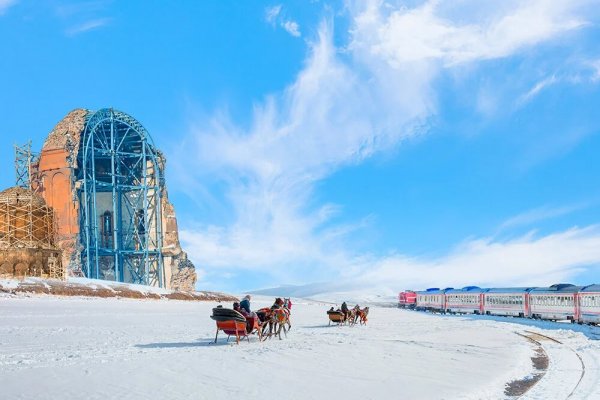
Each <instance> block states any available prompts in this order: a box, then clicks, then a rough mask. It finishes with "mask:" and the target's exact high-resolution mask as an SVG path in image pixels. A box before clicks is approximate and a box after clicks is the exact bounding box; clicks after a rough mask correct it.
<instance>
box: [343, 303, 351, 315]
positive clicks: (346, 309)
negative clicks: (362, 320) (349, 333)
mask: <svg viewBox="0 0 600 400" xmlns="http://www.w3.org/2000/svg"><path fill="white" fill-rule="evenodd" d="M342 312H343V313H344V318H348V315H349V314H350V310H348V304H346V302H343V303H342Z"/></svg>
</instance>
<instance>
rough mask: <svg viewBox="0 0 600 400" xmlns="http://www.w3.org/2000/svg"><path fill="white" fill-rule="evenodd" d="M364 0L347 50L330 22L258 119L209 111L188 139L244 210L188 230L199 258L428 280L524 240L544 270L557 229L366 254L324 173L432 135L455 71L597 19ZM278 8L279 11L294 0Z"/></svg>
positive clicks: (309, 275) (527, 8)
mask: <svg viewBox="0 0 600 400" xmlns="http://www.w3.org/2000/svg"><path fill="white" fill-rule="evenodd" d="M357 4H358V5H357V6H353V7H351V12H352V27H351V31H350V39H349V42H348V43H347V46H346V48H345V50H346V51H345V56H344V58H341V57H340V55H339V52H340V49H338V48H337V47H336V46H334V44H333V39H332V32H331V31H332V29H331V26H329V25H328V24H326V23H325V24H323V25H322V26H321V27H320V29H319V37H318V39H317V40H316V41H315V42H314V43H311V44H310V54H309V56H308V58H307V60H306V63H305V66H304V68H303V69H302V71H301V72H300V73H299V75H298V76H297V77H296V79H295V81H294V82H293V83H291V84H290V85H289V86H288V87H287V88H285V90H283V91H282V92H281V93H279V94H275V95H273V96H270V97H268V98H267V99H266V100H265V101H264V102H263V103H262V104H259V105H257V106H256V107H255V109H254V112H253V121H252V123H251V124H250V126H248V127H242V126H239V125H238V124H236V123H235V122H234V121H231V119H230V118H228V117H227V116H226V115H223V113H215V115H214V116H213V117H212V118H210V119H206V120H203V121H200V122H199V124H198V126H196V127H195V128H194V129H193V132H192V133H191V135H190V138H189V140H188V141H187V142H186V148H189V147H190V143H192V146H193V147H194V149H195V152H196V154H197V157H195V158H194V159H177V158H171V159H172V160H175V162H186V163H188V164H186V165H184V166H183V168H185V169H187V170H193V171H198V173H197V174H196V175H195V176H194V178H195V179H196V181H197V182H209V183H210V182H212V183H218V184H219V185H221V186H223V185H224V186H225V188H226V189H225V194H224V198H225V200H226V201H227V202H229V203H230V204H231V208H232V210H233V215H231V222H230V223H226V224H223V225H199V226H195V227H187V229H184V230H183V231H182V233H181V237H182V240H183V242H184V245H185V247H186V248H187V249H189V252H190V255H191V257H192V259H193V260H194V261H195V262H196V263H197V265H199V266H202V267H203V268H205V269H207V270H209V269H212V270H215V269H223V270H227V269H249V270H255V271H263V272H264V273H265V274H269V275H270V276H272V277H273V281H279V282H291V283H294V282H300V281H318V280H320V279H327V280H328V279H331V277H332V276H336V275H342V276H345V277H346V278H348V279H351V278H353V277H356V276H358V275H364V276H369V277H371V279H373V280H376V277H378V276H379V277H383V276H384V275H383V273H387V272H388V270H390V269H393V270H397V271H400V272H399V273H395V275H394V274H393V275H392V276H396V277H397V278H398V279H402V278H403V277H404V276H410V277H412V278H411V279H414V282H415V284H418V283H423V282H420V281H418V280H416V279H417V277H418V276H421V277H426V279H430V280H433V279H434V278H435V276H434V275H432V272H438V273H439V272H441V270H442V269H443V268H449V270H448V271H452V270H457V271H459V272H461V271H462V272H464V268H465V267H464V266H461V265H460V263H459V262H458V261H456V260H459V261H465V262H467V261H469V262H468V263H467V264H468V265H469V266H470V267H472V268H473V269H474V268H475V266H474V265H475V262H474V261H472V260H479V261H481V262H489V261H490V260H491V258H492V256H493V257H499V259H503V257H502V254H501V251H498V249H511V251H516V250H517V249H520V250H519V251H521V253H519V255H520V256H523V257H524V258H522V259H521V260H527V259H529V258H531V257H533V258H532V259H535V260H537V261H535V263H534V264H532V266H531V268H530V267H529V266H528V264H527V265H524V264H523V263H522V262H521V263H519V265H520V267H521V271H520V275H519V276H520V277H521V278H526V277H527V276H528V275H527V274H529V273H532V274H535V273H540V272H542V271H541V269H540V268H538V265H541V263H542V261H544V260H545V258H544V259H538V258H536V257H539V256H540V254H541V253H540V252H539V251H538V250H537V249H538V248H539V246H540V244H545V243H547V242H548V241H552V240H554V239H556V237H548V238H542V239H540V240H538V241H531V242H527V240H526V239H522V240H521V241H515V242H510V243H507V244H506V243H505V244H502V243H494V242H492V241H477V242H473V243H471V244H470V245H469V246H467V247H465V248H464V249H463V250H464V251H463V252H464V254H469V255H470V257H471V258H466V259H461V258H460V256H459V255H458V254H457V255H451V256H448V257H447V258H446V259H444V260H434V261H431V262H421V261H418V262H415V261H414V260H411V259H409V258H406V257H401V256H397V257H391V258H390V257H383V258H377V257H374V258H373V257H372V256H369V255H361V254H357V253H356V252H355V251H354V249H352V248H350V247H349V246H348V245H347V244H346V243H347V241H346V240H345V239H346V238H347V235H348V233H344V232H352V231H353V229H356V227H355V226H352V225H350V226H347V227H340V226H338V225H336V224H334V223H333V221H332V215H335V212H336V211H337V210H338V209H339V208H338V207H337V206H335V205H330V204H321V205H319V204H316V205H315V204H314V201H315V200H314V199H313V197H312V194H313V191H314V188H315V185H316V184H317V183H318V182H319V181H320V180H322V179H324V178H326V177H328V176H329V175H331V174H332V173H333V172H335V171H337V170H339V169H340V168H343V167H344V166H347V165H351V164H356V163H360V162H362V161H363V160H364V159H366V158H369V157H371V156H373V155H374V154H377V153H379V152H381V151H384V150H389V149H391V148H394V147H395V146H397V145H398V143H400V142H401V141H402V140H406V139H408V138H411V137H413V136H414V135H417V134H419V133H422V132H425V131H427V127H428V124H429V120H430V118H431V117H432V116H434V115H435V113H436V95H435V90H434V88H433V84H434V81H435V78H436V77H437V76H438V75H439V74H440V73H441V71H442V69H443V68H447V67H450V68H457V66H459V65H460V64H461V63H466V62H476V61H478V60H485V59H490V58H499V57H506V56H510V55H513V54H515V53H518V52H520V51H523V50H524V49H526V48H528V47H530V46H534V45H536V44H539V43H543V42H545V41H548V40H550V39H553V38H556V37H557V36H558V35H559V34H561V33H564V32H566V31H568V30H572V29H575V28H577V27H580V26H582V25H583V23H584V22H582V20H581V19H580V18H577V16H575V15H573V14H574V8H575V6H570V5H571V4H574V3H571V2H564V1H557V2H556V3H554V2H553V3H552V7H550V6H549V5H548V3H547V2H540V1H534V2H529V3H527V4H524V3H521V2H519V1H514V2H508V3H507V4H505V5H504V6H502V7H500V6H490V7H487V8H486V7H483V6H482V5H481V3H480V2H477V1H471V2H469V1H466V2H461V3H460V4H461V5H462V7H463V9H462V10H459V11H461V12H459V13H458V14H460V15H459V16H458V17H456V16H455V17H454V19H453V18H452V15H449V14H448V12H447V10H446V8H447V7H446V8H445V7H444V6H445V5H446V4H450V3H445V2H441V1H440V2H427V3H425V4H424V5H422V6H418V7H415V8H412V9H408V8H397V9H392V10H390V9H389V8H388V7H387V5H384V3H382V2H379V1H370V2H368V3H366V5H365V6H364V7H363V4H365V3H363V2H358V3H357ZM453 4H454V3H453ZM485 4H486V5H489V3H485ZM544 5H545V6H544ZM276 7H277V6H276ZM469 7H471V8H472V9H469ZM473 14H477V15H478V18H472V15H473ZM481 14H483V15H481ZM266 15H267V17H268V16H269V15H273V18H278V16H280V15H281V8H277V9H275V10H271V12H268V11H267V13H266ZM465 21H467V22H465ZM469 21H470V22H469ZM198 185H200V186H202V184H201V183H198ZM340 232H342V233H340ZM589 235H590V231H574V233H573V232H567V233H563V234H559V235H558V236H557V237H558V238H559V239H564V240H565V241H566V242H567V243H568V244H569V246H570V248H573V249H575V248H576V247H577V245H578V243H581V244H582V246H587V243H588V242H589V240H588V239H589V238H588V236H589ZM593 235H596V233H595V231H594V233H593ZM551 239H552V240H551ZM596 239H597V238H596V236H594V237H593V238H592V239H591V240H596ZM532 240H533V239H532ZM532 245H533V246H532ZM585 248H587V247H585ZM481 249H486V250H485V251H483V250H481ZM528 250H531V252H530V253H527V251H528ZM575 253H577V252H576V251H570V252H568V253H565V254H567V255H569V256H571V255H575ZM515 254H516V253H515ZM594 254H595V253H594ZM484 255H488V256H484ZM557 256H558V255H557ZM567 258H568V257H566V256H565V258H564V260H563V261H562V262H561V263H560V265H558V264H556V268H557V269H560V268H563V269H564V271H570V270H571V269H570V268H571V266H572V265H579V262H576V263H575V264H573V263H571V262H570V261H568V260H567ZM592 258H593V257H592ZM574 259H575V260H578V258H577V257H575V258H574ZM515 260H516V259H515ZM565 260H566V261H565ZM497 262H498V261H497ZM482 265H484V264H482ZM552 265H555V264H552ZM485 271H488V272H490V273H489V274H488V275H487V276H489V277H492V278H496V277H497V276H496V275H495V274H496V271H489V270H488V269H487V267H486V268H483V269H481V270H478V271H477V272H476V273H477V274H478V275H476V276H477V277H481V278H483V277H484V276H485ZM462 272H461V273H462ZM406 274H408V275H406ZM557 274H558V272H557ZM462 276H463V277H464V278H465V279H466V274H463V275H462ZM507 276H508V275H507ZM435 279H436V280H437V278H435Z"/></svg>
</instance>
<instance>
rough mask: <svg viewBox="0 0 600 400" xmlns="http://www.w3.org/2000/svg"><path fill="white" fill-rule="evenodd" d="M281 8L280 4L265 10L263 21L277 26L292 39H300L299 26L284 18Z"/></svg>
mask: <svg viewBox="0 0 600 400" xmlns="http://www.w3.org/2000/svg"><path fill="white" fill-rule="evenodd" d="M284 14H285V13H284V12H283V7H282V5H281V4H278V5H275V6H272V7H267V8H265V19H266V21H267V22H268V23H270V24H271V25H273V26H276V25H279V26H280V27H282V28H283V29H284V30H285V31H286V32H287V33H289V34H290V35H292V36H294V37H300V36H301V35H302V34H301V33H300V25H299V24H298V22H296V21H294V20H292V19H289V18H285V15H284Z"/></svg>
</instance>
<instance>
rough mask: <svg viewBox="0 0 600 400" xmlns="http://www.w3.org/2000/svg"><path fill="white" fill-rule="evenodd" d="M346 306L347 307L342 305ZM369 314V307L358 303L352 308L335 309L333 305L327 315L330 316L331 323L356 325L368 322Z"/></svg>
mask: <svg viewBox="0 0 600 400" xmlns="http://www.w3.org/2000/svg"><path fill="white" fill-rule="evenodd" d="M342 308H345V307H342ZM368 315H369V307H365V308H362V309H361V308H360V307H359V305H358V304H357V305H356V306H354V308H352V309H347V308H346V309H345V310H342V309H337V310H334V309H333V307H331V308H330V309H329V311H327V316H328V317H329V325H331V324H332V323H333V324H337V325H345V324H348V325H350V326H353V325H355V324H356V323H357V322H359V323H360V324H361V325H366V324H367V316H368Z"/></svg>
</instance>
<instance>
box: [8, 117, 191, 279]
mask: <svg viewBox="0 0 600 400" xmlns="http://www.w3.org/2000/svg"><path fill="white" fill-rule="evenodd" d="M165 162H166V160H165V157H164V155H163V154H162V153H161V152H160V151H159V150H158V148H157V147H156V146H155V145H154V143H153V141H152V138H151V137H150V135H149V134H148V132H147V131H146V129H145V128H144V127H143V126H142V125H141V124H140V123H139V122H138V121H137V120H135V119H134V118H133V117H131V116H129V115H127V114H125V113H123V112H121V111H117V110H114V109H101V110H98V111H90V110H85V109H76V110H73V111H71V112H70V113H69V114H67V116H66V117H65V118H63V119H62V120H61V121H60V122H59V123H58V124H57V125H56V126H55V127H54V129H53V130H52V131H51V132H50V134H49V135H48V137H47V139H46V141H45V143H44V145H43V147H42V149H41V152H40V153H39V155H37V156H36V157H32V162H31V163H30V167H29V186H30V188H31V189H32V191H33V192H34V193H35V195H32V196H33V197H32V198H35V201H38V200H41V201H45V204H46V205H47V206H49V207H52V209H53V210H54V218H55V219H56V227H57V228H56V246H57V248H58V249H60V250H61V254H62V255H61V259H60V260H59V261H60V263H61V264H62V265H63V266H65V267H66V269H67V271H68V272H69V273H70V274H81V275H83V276H86V277H89V278H96V279H105V280H113V281H119V282H128V283H140V284H146V285H152V286H158V287H164V288H172V289H178V290H193V289H194V285H195V282H196V272H195V268H194V265H193V264H192V263H191V262H190V261H189V260H188V257H187V254H186V253H185V252H184V251H183V250H182V249H181V245H180V243H179V234H178V228H177V219H176V217H175V211H174V208H173V205H172V204H171V203H170V202H169V198H168V193H167V188H166V182H165V178H164V172H165ZM0 201H1V197H0ZM1 221H2V220H0V223H1ZM0 232H1V225H0ZM0 235H1V233H0Z"/></svg>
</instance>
